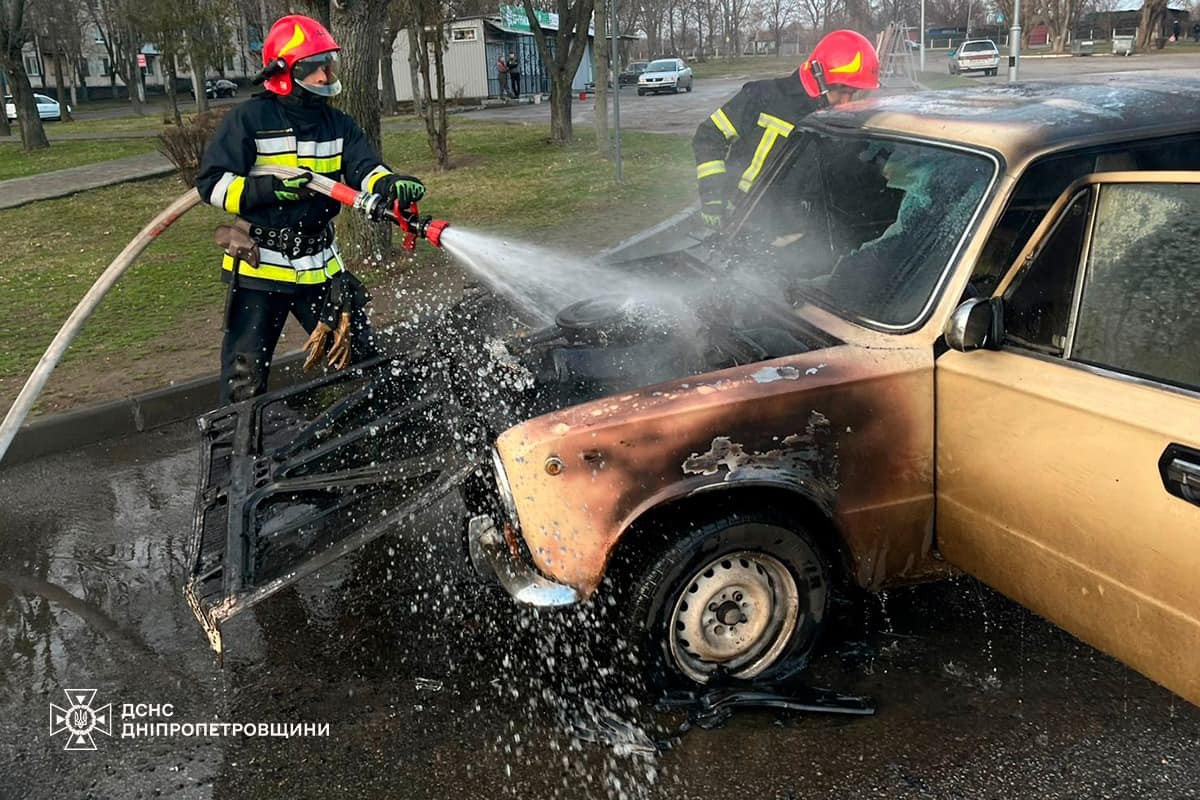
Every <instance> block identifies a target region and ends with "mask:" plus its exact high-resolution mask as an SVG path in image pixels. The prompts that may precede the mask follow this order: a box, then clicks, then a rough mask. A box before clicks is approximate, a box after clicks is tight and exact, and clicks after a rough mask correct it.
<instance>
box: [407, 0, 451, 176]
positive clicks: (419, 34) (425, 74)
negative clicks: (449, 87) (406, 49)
mask: <svg viewBox="0 0 1200 800" xmlns="http://www.w3.org/2000/svg"><path fill="white" fill-rule="evenodd" d="M410 2H411V3H412V7H413V11H414V12H415V18H414V21H413V24H412V25H410V26H409V27H410V29H415V30H416V41H417V64H418V67H419V69H420V72H421V85H422V94H423V95H424V96H425V97H426V98H427V99H428V100H429V106H428V107H427V108H426V109H425V113H424V115H423V117H424V119H425V134H426V136H427V137H428V139H429V149H430V151H431V152H432V153H433V157H434V159H435V160H436V161H437V165H438V167H439V168H441V169H449V167H450V140H449V113H448V112H449V108H448V106H449V102H450V101H449V98H447V97H446V70H445V55H446V23H447V19H446V16H447V9H446V7H445V5H444V4H443V3H442V0H410ZM435 87H436V89H435ZM414 97H415V93H414Z"/></svg>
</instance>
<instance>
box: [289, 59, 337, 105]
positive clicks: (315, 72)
mask: <svg viewBox="0 0 1200 800" xmlns="http://www.w3.org/2000/svg"><path fill="white" fill-rule="evenodd" d="M338 66H339V58H338V54H337V51H336V50H331V51H329V52H328V53H318V54H317V55H315V56H309V57H308V58H302V59H300V60H298V61H297V62H296V63H295V65H293V66H292V78H293V79H294V80H295V81H296V83H297V84H298V85H300V86H301V87H303V88H304V89H306V90H308V91H310V92H312V93H313V94H316V95H320V96H321V97H333V96H334V95H336V94H339V93H341V91H342V82H341V81H340V80H338Z"/></svg>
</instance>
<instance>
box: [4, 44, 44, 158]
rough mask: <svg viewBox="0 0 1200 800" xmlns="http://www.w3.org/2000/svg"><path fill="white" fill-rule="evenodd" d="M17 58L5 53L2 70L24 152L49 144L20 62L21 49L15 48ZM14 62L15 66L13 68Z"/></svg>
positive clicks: (39, 148)
mask: <svg viewBox="0 0 1200 800" xmlns="http://www.w3.org/2000/svg"><path fill="white" fill-rule="evenodd" d="M16 56H17V59H16V60H15V62H14V61H13V60H12V54H7V57H6V58H5V64H4V72H5V74H6V75H7V76H8V85H9V86H10V87H11V88H12V93H13V104H14V105H15V106H16V107H17V124H18V125H19V126H20V128H21V147H22V148H24V150H25V152H27V153H28V152H30V151H33V150H42V149H45V148H47V147H49V146H50V140H49V139H47V138H46V130H45V128H43V127H42V118H41V116H39V115H38V109H37V103H36V102H34V99H33V86H32V85H30V83H29V76H28V75H26V74H25V67H24V64H22V63H21V60H20V56H21V49H20V47H18V48H17V53H16ZM14 63H15V64H16V67H15V68H14V66H13V65H14Z"/></svg>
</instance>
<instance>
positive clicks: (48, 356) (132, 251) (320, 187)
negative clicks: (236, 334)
mask: <svg viewBox="0 0 1200 800" xmlns="http://www.w3.org/2000/svg"><path fill="white" fill-rule="evenodd" d="M304 172H306V170H302V169H297V168H295V167H255V168H254V169H253V170H252V171H251V172H250V174H251V175H275V176H277V177H280V178H291V177H294V176H296V175H300V174H302V173H304ZM308 185H309V186H311V187H312V188H313V189H314V190H315V191H317V192H320V193H321V194H323V195H326V196H327V197H332V193H333V187H334V185H335V183H334V181H332V180H330V179H329V178H326V177H323V176H321V175H313V178H312V180H311V181H310V182H309V184H308ZM199 204H200V195H199V194H198V193H197V192H196V190H195V189H189V190H188V191H187V192H186V193H184V194H183V195H181V196H180V197H179V199H177V200H176V201H175V202H173V203H171V205H169V206H167V208H166V209H165V210H163V212H162V213H161V214H159V215H158V216H157V217H155V218H154V219H153V220H151V221H150V224H149V225H147V226H146V227H144V228H142V230H141V232H140V233H139V234H138V235H137V236H135V237H134V238H133V240H132V241H130V242H129V244H127V245H125V249H124V250H122V251H121V252H120V254H119V255H118V256H117V257H116V258H114V259H113V261H112V263H111V264H109V265H108V268H107V269H105V270H104V272H102V273H101V274H100V277H99V278H97V279H96V282H95V283H93V284H92V288H90V289H88V291H87V294H85V295H84V296H83V299H81V300H80V301H79V303H78V305H76V306H75V310H74V311H72V312H71V316H69V317H67V321H66V322H64V323H63V326H62V327H61V328H59V331H58V333H57V334H55V336H54V340H53V341H52V342H50V346H49V347H47V348H46V352H45V353H43V354H42V358H41V360H40V361H38V363H37V366H36V367H34V369H33V372H31V373H30V374H29V378H28V379H27V380H26V381H25V385H24V386H23V387H22V388H21V393H20V394H18V395H17V399H16V400H15V401H13V404H12V408H10V409H9V410H8V413H7V414H5V416H4V421H3V422H0V462H2V461H3V460H4V456H5V454H7V453H8V448H9V446H10V445H12V442H13V439H15V438H16V436H17V431H18V430H20V428H21V425H22V424H23V423H24V422H25V418H26V417H27V416H29V412H30V410H31V409H32V408H33V404H34V402H35V401H36V400H37V398H38V395H40V394H41V393H42V389H43V388H45V386H46V381H48V380H49V379H50V373H52V372H53V371H54V368H55V367H56V366H58V362H59V361H60V360H62V357H63V355H64V354H65V353H66V352H67V348H69V347H70V346H71V342H73V341H75V337H76V336H78V335H79V331H80V330H82V329H83V326H84V323H86V322H87V320H88V317H90V316H91V315H92V312H94V311H95V310H96V308H97V307H98V306H99V305H100V301H101V300H103V299H104V297H105V295H107V294H108V292H109V290H110V289H112V287H113V286H114V285H115V284H116V282H117V281H118V280H120V279H121V276H123V275H124V274H125V272H126V271H127V270H128V269H129V267H130V266H131V265H132V264H133V262H134V260H135V259H137V257H138V256H139V255H141V253H142V251H143V250H145V249H146V248H147V247H148V246H149V245H150V243H151V242H153V241H154V240H155V239H157V238H158V237H159V236H160V235H161V234H162V233H163V231H165V230H166V229H167V228H169V227H171V225H173V224H174V223H175V221H176V220H178V219H179V218H180V217H182V216H183V215H184V214H186V213H187V212H188V211H190V210H191V209H193V208H194V207H196V206H197V205H199Z"/></svg>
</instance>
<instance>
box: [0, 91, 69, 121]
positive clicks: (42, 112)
mask: <svg viewBox="0 0 1200 800" xmlns="http://www.w3.org/2000/svg"><path fill="white" fill-rule="evenodd" d="M33 100H34V102H35V103H37V109H38V116H39V117H41V118H42V119H50V120H61V119H62V107H61V106H60V105H59V104H58V101H57V100H55V99H54V98H53V97H47V96H46V95H44V94H38V93H37V92H34V95H33ZM72 110H73V109H72V108H71V106H70V104H69V103H68V104H67V111H68V112H70V111H72ZM4 114H5V116H7V117H8V119H9V120H10V121H12V120H15V119H16V118H17V106H16V101H15V100H13V96H12V95H11V94H6V95H4Z"/></svg>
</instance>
